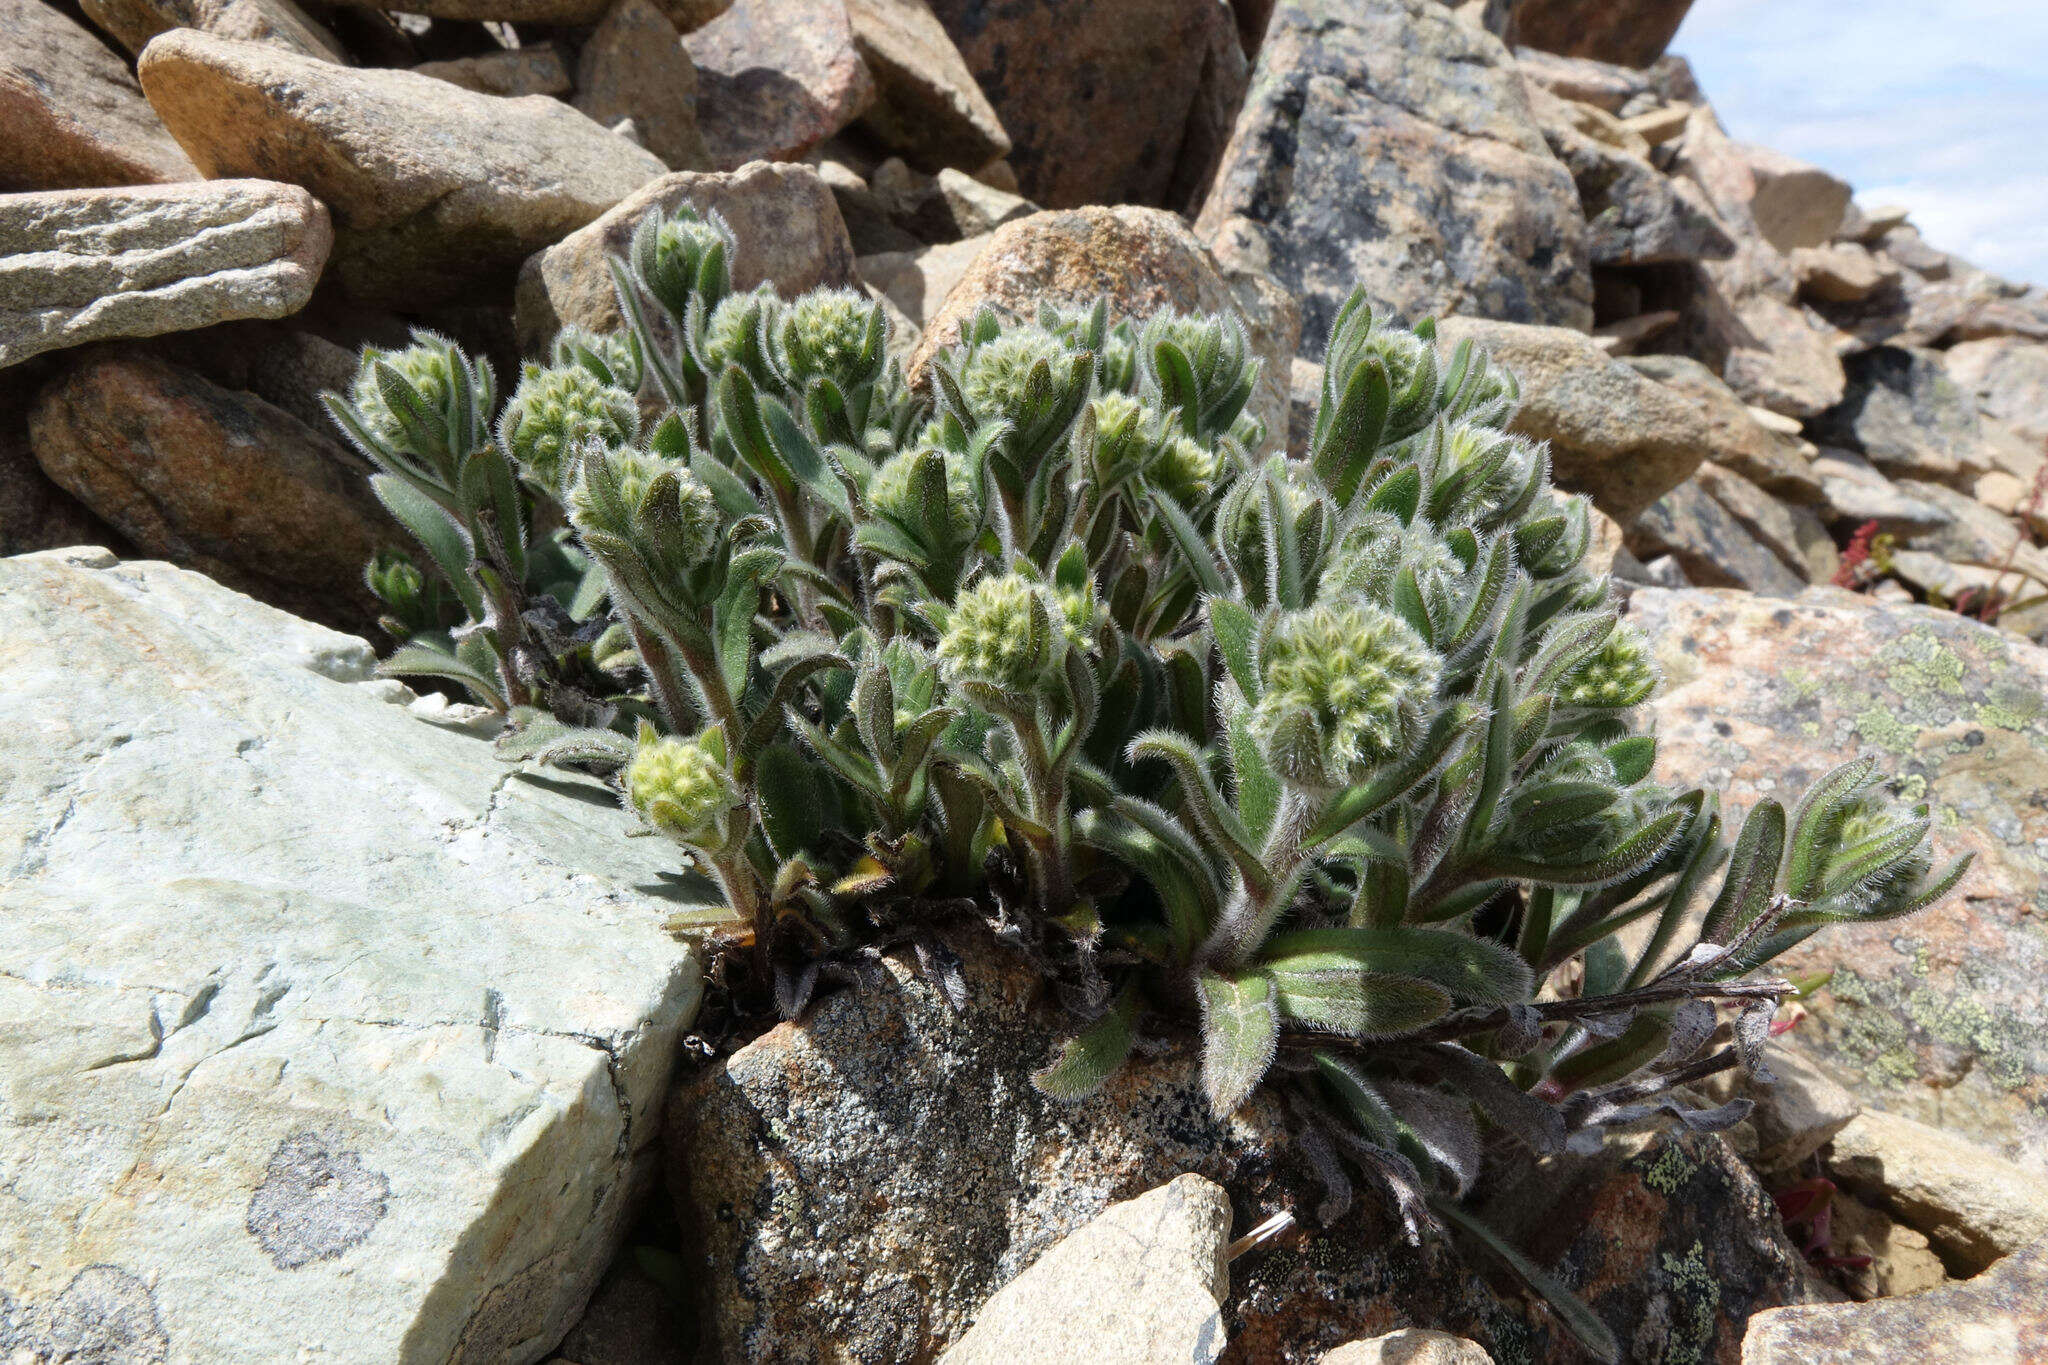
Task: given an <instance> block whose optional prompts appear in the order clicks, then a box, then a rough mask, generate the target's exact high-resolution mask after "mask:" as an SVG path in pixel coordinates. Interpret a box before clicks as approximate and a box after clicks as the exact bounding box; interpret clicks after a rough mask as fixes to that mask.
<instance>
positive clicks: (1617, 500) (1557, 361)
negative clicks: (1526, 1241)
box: [1438, 317, 1710, 526]
mask: <svg viewBox="0 0 2048 1365" xmlns="http://www.w3.org/2000/svg"><path fill="white" fill-rule="evenodd" d="M1438 336H1439V337H1441V338H1442V342H1443V345H1444V347H1445V348H1446V349H1447V350H1448V348H1449V347H1451V346H1454V345H1456V344H1457V343H1458V342H1460V341H1465V340H1469V341H1471V342H1472V344H1473V345H1475V346H1478V347H1480V348H1482V349H1483V350H1485V351H1486V352H1487V353H1488V354H1489V355H1491V356H1492V357H1493V358H1494V359H1495V360H1497V361H1499V362H1500V363H1501V364H1503V365H1505V366H1506V367H1507V368H1508V369H1510V370H1512V371H1514V373H1515V376H1516V378H1518V379H1519V380H1520V381H1521V384H1522V406H1521V409H1520V410H1519V411H1518V412H1517V413H1516V414H1515V417H1514V420H1513V421H1512V422H1511V423H1510V427H1511V429H1512V430H1514V431H1517V432H1520V433H1521V434H1522V435H1524V436H1528V437H1530V438H1531V439H1532V440H1539V441H1548V442H1550V447H1551V451H1550V453H1551V462H1552V467H1553V469H1554V472H1555V474H1556V477H1557V482H1558V484H1559V486H1560V487H1563V488H1566V489H1569V490H1571V491H1573V492H1578V493H1584V494H1586V495H1587V496H1589V497H1591V498H1592V499H1593V501H1594V502H1595V503H1597V504H1598V505H1599V507H1600V509H1601V510H1602V511H1604V512H1606V513H1607V514H1608V515H1610V516H1612V517H1613V518H1614V519H1615V520H1616V521H1619V522H1621V523H1622V524H1623V525H1624V526H1626V525H1627V524H1628V523H1629V522H1630V521H1631V520H1633V519H1634V517H1635V515H1636V513H1638V512H1640V511H1642V510H1643V509H1644V508H1645V507H1647V506H1649V505H1650V504H1651V503H1653V502H1655V501H1656V500H1657V499H1658V498H1659V497H1662V496H1663V495H1664V494H1665V493H1667V492H1669V491H1670V490H1671V489H1673V488H1675V487H1677V486H1678V485H1679V484H1681V483H1683V482H1684V481H1685V479H1686V478H1687V477H1688V476H1689V475H1690V474H1691V473H1692V472H1693V470H1694V469H1696V468H1698V467H1699V462H1700V459H1701V457H1702V456H1703V455H1705V454H1706V453H1707V444H1708V441H1709V439H1710V432H1709V429H1708V427H1707V423H1706V421H1705V420H1704V419H1703V418H1702V417H1701V415H1700V413H1699V411H1698V409H1697V408H1696V406H1695V405H1694V404H1692V403H1690V402H1688V401H1686V400H1685V399H1684V398H1682V397H1680V396H1679V395H1678V394H1675V393H1673V392H1672V391H1670V390H1669V389H1667V388H1665V387H1664V386H1663V385H1662V384H1659V383H1657V382H1656V381H1655V380H1652V379H1646V378H1644V377H1643V376H1642V375H1640V374H1638V373H1637V372H1636V371H1635V370H1633V369H1631V368H1630V367H1629V366H1627V365H1625V364H1623V363H1622V362H1620V361H1618V360H1612V359H1609V358H1608V357H1607V356H1605V355H1603V354H1601V352H1600V348H1599V347H1598V346H1596V345H1595V344H1594V343H1593V341H1592V339H1591V338H1589V337H1587V336H1585V335H1584V334H1582V333H1579V332H1572V331H1567V330H1565V329H1564V328H1561V327H1524V326H1520V325H1517V324H1515V323H1511V322H1485V321H1481V320H1479V319H1477V318H1463V317H1455V318H1445V319H1444V320H1443V323H1442V325H1441V326H1440V327H1439V329H1438Z"/></svg>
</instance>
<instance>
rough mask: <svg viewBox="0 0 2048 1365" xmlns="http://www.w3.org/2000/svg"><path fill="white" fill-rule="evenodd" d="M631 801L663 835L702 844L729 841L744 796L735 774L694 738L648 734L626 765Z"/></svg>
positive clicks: (701, 845)
mask: <svg viewBox="0 0 2048 1365" xmlns="http://www.w3.org/2000/svg"><path fill="white" fill-rule="evenodd" d="M626 799H627V801H629V802H630V803H631V804H632V807H633V809H634V810H636V811H638V812H640V814H641V815H642V816H643V817H644V818H645V819H646V821H647V823H649V824H650V825H653V826H654V827H655V828H656V829H658V830H660V831H661V832H662V833H664V834H666V835H668V836H669V837H670V838H672V839H676V840H679V841H681V842H682V843H686V844H691V845H694V846H696V847H699V848H716V847H719V846H720V845H722V844H724V843H725V842H726V839H727V837H728V834H729V833H730V829H731V821H730V817H731V814H732V812H733V811H734V810H735V809H736V808H738V807H739V806H740V805H741V803H742V800H743V798H742V797H741V796H740V792H739V787H738V785H737V784H736V783H734V781H733V779H732V775H731V774H730V773H728V772H726V770H725V765H724V764H722V763H720V762H719V761H718V759H717V757H716V756H715V755H713V754H712V753H711V751H710V750H709V749H707V748H705V747H704V745H702V744H700V743H699V742H698V741H696V740H694V739H655V738H653V737H652V736H650V735H643V736H642V737H641V741H640V747H639V748H638V749H637V750H635V751H634V754H633V761H632V762H631V763H629V764H627V765H626Z"/></svg>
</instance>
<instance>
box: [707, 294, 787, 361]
mask: <svg viewBox="0 0 2048 1365" xmlns="http://www.w3.org/2000/svg"><path fill="white" fill-rule="evenodd" d="M779 307H780V300H778V299H777V298H776V297H775V291H774V289H773V288H772V287H770V286H768V285H765V284H764V285H762V286H761V287H760V288H758V289H755V290H752V291H750V292H748V293H745V294H731V295H728V296H727V297H726V298H724V299H723V300H721V301H720V302H719V304H718V306H717V307H716V308H713V309H712V310H711V313H710V316H709V317H708V318H707V319H706V320H705V322H704V327H703V333H702V335H701V336H699V337H698V338H697V344H696V358H697V364H698V365H699V366H700V367H702V368H703V370H704V373H706V374H708V375H712V376H714V377H715V376H717V375H722V374H724V373H725V371H726V367H727V366H729V365H737V366H739V367H740V368H741V369H743V370H745V371H746V372H747V373H749V374H751V375H755V376H756V377H758V376H759V374H760V371H761V368H762V360H763V356H764V354H765V352H764V351H763V338H764V337H765V336H766V335H767V332H768V328H769V327H770V326H771V325H772V324H773V322H774V319H775V315H776V312H777V310H778V308H779Z"/></svg>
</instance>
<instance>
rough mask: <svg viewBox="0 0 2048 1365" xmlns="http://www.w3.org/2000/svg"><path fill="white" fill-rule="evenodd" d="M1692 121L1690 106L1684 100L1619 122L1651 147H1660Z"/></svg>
mask: <svg viewBox="0 0 2048 1365" xmlns="http://www.w3.org/2000/svg"><path fill="white" fill-rule="evenodd" d="M1691 121H1692V105H1690V104H1688V103H1686V102H1685V101H1684V100H1679V101H1677V102H1675V103H1672V104H1667V105H1664V106H1663V107H1661V108H1657V109H1652V110H1650V111H1649V112H1648V113H1643V114H1637V115H1636V116H1635V117H1634V118H1627V119H1623V120H1622V121H1621V126H1622V127H1623V128H1625V129H1627V130H1628V131H1629V132H1631V133H1634V134H1635V135H1636V136H1637V137H1639V138H1641V139H1642V140H1643V141H1645V142H1647V143H1649V144H1650V145H1651V146H1652V147H1661V146H1663V145H1664V144H1665V143H1667V142H1669V141H1671V140H1672V139H1673V138H1675V137H1677V136H1678V135H1679V134H1680V133H1683V132H1684V131H1685V126H1686V124H1688V123H1690V122H1691Z"/></svg>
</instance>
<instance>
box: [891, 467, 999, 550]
mask: <svg viewBox="0 0 2048 1365" xmlns="http://www.w3.org/2000/svg"><path fill="white" fill-rule="evenodd" d="M932 457H937V458H938V459H939V460H940V461H941V462H942V463H943V464H944V467H945V475H946V498H945V501H946V505H945V512H944V518H943V519H944V524H945V526H946V529H947V532H948V539H949V540H950V541H951V542H953V543H955V544H958V543H960V542H963V541H965V540H967V539H968V538H969V537H971V536H972V535H973V534H974V531H975V527H977V526H978V525H980V523H981V507H980V505H979V503H978V502H977V501H976V499H975V495H974V475H973V473H972V471H970V470H969V469H968V467H967V457H966V456H964V455H962V454H960V453H958V452H957V451H952V450H946V449H943V448H940V447H936V446H920V447H917V448H915V449H911V450H904V451H899V452H898V453H896V454H894V455H891V456H890V457H889V458H888V459H886V460H884V461H883V462H882V463H881V466H880V467H879V468H877V469H876V470H875V472H874V475H873V477H871V478H870V479H869V480H868V487H867V503H868V506H869V507H871V508H873V509H874V510H875V512H876V513H877V514H878V515H880V516H884V517H887V518H888V519H889V520H891V521H893V522H895V523H897V524H898V525H899V526H902V527H903V528H904V529H905V530H908V531H911V532H912V533H916V532H918V531H919V530H920V529H921V528H922V527H923V526H924V524H925V515H926V512H927V510H928V509H926V508H925V507H923V506H922V505H921V499H920V496H919V490H918V487H917V481H916V475H917V471H918V467H919V466H920V465H921V464H922V463H923V462H925V461H926V460H928V459H930V458H932Z"/></svg>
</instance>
